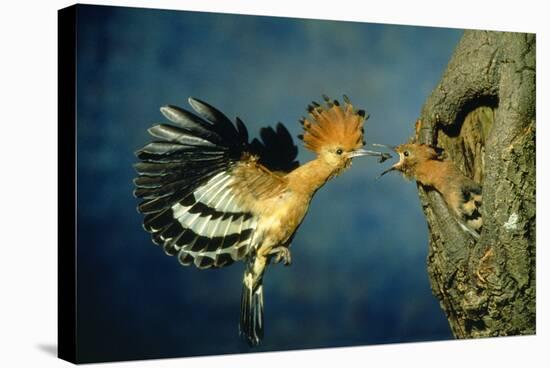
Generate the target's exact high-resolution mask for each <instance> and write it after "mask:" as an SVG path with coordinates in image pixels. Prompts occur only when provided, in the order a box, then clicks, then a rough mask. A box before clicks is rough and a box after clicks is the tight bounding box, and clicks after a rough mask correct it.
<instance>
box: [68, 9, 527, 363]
mask: <svg viewBox="0 0 550 368" xmlns="http://www.w3.org/2000/svg"><path fill="white" fill-rule="evenodd" d="M398 174H401V175H398ZM404 179H405V180H404ZM59 213H60V218H59V356H60V357H61V358H63V359H66V360H69V361H72V362H76V363H89V362H104V361H115V360H135V359H151V358H167V357H189V356H200V355H217V354H228V353H248V352H260V351H284V350H294V349H311V348H325V347H340V346H357V345H370V344H387V343H402V342H413V341H435V340H447V339H463V338H477V337H489V336H503V335H529V334H534V333H535V299H536V298H535V215H536V214H535V35H533V34H522V33H508V32H484V31H472V30H470V31H464V30H459V29H446V28H431V27H420V26H400V25H386V24H370V23H358V22H344V21H328V20H314V19H292V18H283V17H269V16H251V15H232V14H217V13H202V12H189V11H172V10H170V11H168V10H155V9H138V8H124V7H107V6H94V5H75V6H72V7H69V8H66V9H63V10H60V11H59Z"/></svg>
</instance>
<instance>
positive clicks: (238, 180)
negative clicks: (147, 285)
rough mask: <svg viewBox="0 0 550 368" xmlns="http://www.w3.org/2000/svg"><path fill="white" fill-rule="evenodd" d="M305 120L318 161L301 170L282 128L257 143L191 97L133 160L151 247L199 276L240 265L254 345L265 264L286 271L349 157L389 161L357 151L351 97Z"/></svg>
mask: <svg viewBox="0 0 550 368" xmlns="http://www.w3.org/2000/svg"><path fill="white" fill-rule="evenodd" d="M323 97H325V100H326V106H321V105H319V104H317V103H315V102H314V103H313V105H310V106H309V107H308V111H309V117H308V118H307V119H306V118H304V119H302V120H301V123H302V125H303V128H304V134H303V136H300V138H301V139H302V140H303V142H304V145H305V147H306V148H307V149H309V150H311V151H313V152H314V153H316V154H317V157H316V158H315V159H314V160H312V161H309V162H307V163H305V164H303V165H302V166H299V163H298V162H297V161H296V160H295V159H296V155H297V147H296V146H295V145H294V143H293V141H292V138H291V136H290V134H289V133H288V131H287V130H286V128H285V127H284V126H283V125H282V124H280V123H279V124H278V125H277V129H273V128H263V129H262V130H261V131H260V136H261V140H258V139H254V140H253V141H252V142H250V143H249V142H248V132H247V129H246V127H245V125H244V124H243V122H242V121H241V120H240V119H239V118H237V119H236V123H235V125H233V123H232V122H231V121H230V120H229V119H228V118H227V117H226V116H225V115H224V114H223V113H221V112H220V111H218V110H216V109H215V108H214V107H212V106H210V105H208V104H207V103H205V102H202V101H199V100H197V99H194V98H189V104H190V105H191V107H192V108H193V109H194V110H195V113H196V114H195V113H191V112H189V111H186V110H183V109H180V108H178V107H175V106H164V107H162V108H161V112H162V114H163V115H164V116H165V117H166V118H167V119H168V120H170V121H171V122H172V123H173V124H159V125H156V126H153V127H152V128H150V129H149V133H150V134H151V135H152V136H153V137H155V138H157V140H155V141H154V142H152V143H149V144H147V145H146V146H145V147H143V148H142V149H140V150H139V151H137V152H136V155H137V157H138V158H139V159H140V160H141V162H139V163H137V164H135V168H136V170H137V172H138V174H139V176H138V177H137V178H136V179H135V180H134V182H135V185H136V187H137V188H136V189H135V191H134V194H135V196H136V197H138V198H142V199H143V201H142V202H141V203H140V204H139V206H138V210H139V212H141V213H143V214H144V215H145V216H144V225H143V226H144V228H145V230H147V231H148V232H150V233H151V234H152V239H153V242H154V243H156V244H158V245H161V246H162V247H163V248H164V251H165V252H166V253H167V254H168V255H172V256H176V257H177V258H178V260H179V262H180V263H181V264H182V265H191V264H193V265H195V266H196V267H198V268H200V269H205V268H210V267H223V266H227V265H229V264H231V263H233V262H235V261H244V262H245V263H246V268H245V272H244V277H243V280H242V295H241V316H240V323H239V334H240V335H241V336H243V337H244V338H245V339H246V340H247V342H248V343H249V344H250V345H252V346H254V345H257V344H259V343H260V341H261V339H262V337H263V331H264V322H263V287H262V279H263V275H264V272H265V270H266V267H267V266H268V265H269V264H270V262H274V263H278V262H281V261H282V262H283V263H284V264H285V265H288V264H289V263H290V262H291V255H290V251H289V249H288V247H289V246H290V243H291V241H292V238H293V236H294V233H295V232H296V229H297V228H298V227H299V226H300V224H301V222H302V220H303V219H304V216H305V214H306V212H307V210H308V207H309V203H310V201H311V199H312V196H313V195H314V194H315V192H316V191H317V190H318V189H319V188H320V187H321V186H322V185H323V184H325V183H326V182H327V181H328V180H329V179H331V178H332V177H334V176H336V175H338V174H340V173H341V172H342V171H344V170H345V169H346V168H348V167H350V166H351V161H352V159H353V158H354V157H358V156H365V155H374V156H379V157H380V158H381V160H382V159H386V158H388V157H391V156H389V155H388V154H382V153H380V152H374V151H368V150H364V149H362V147H363V145H364V141H363V123H364V121H365V120H366V117H365V112H364V111H362V110H359V111H356V110H355V109H354V108H353V106H352V105H351V103H350V102H349V100H348V99H347V97H345V103H344V105H343V107H341V106H340V103H339V102H338V101H336V100H333V101H331V100H329V99H328V98H327V97H326V96H323Z"/></svg>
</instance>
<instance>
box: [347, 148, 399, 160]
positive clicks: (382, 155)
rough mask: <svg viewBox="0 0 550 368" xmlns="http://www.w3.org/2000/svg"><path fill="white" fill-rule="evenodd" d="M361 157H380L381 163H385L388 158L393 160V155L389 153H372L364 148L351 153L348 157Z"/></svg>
mask: <svg viewBox="0 0 550 368" xmlns="http://www.w3.org/2000/svg"><path fill="white" fill-rule="evenodd" d="M360 156H378V157H380V162H384V161H386V160H387V159H388V158H391V155H390V154H389V153H384V152H378V151H370V150H366V149H362V148H359V149H356V150H354V151H351V152H350V153H349V156H348V157H349V158H354V157H360Z"/></svg>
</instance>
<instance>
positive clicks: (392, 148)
mask: <svg viewBox="0 0 550 368" xmlns="http://www.w3.org/2000/svg"><path fill="white" fill-rule="evenodd" d="M372 145H373V146H375V147H385V148H389V149H391V150H392V151H394V152H396V153H397V151H396V149H395V148H396V147H395V146H390V145H389V144H380V143H373V144H372ZM398 164H399V163H397V164H395V165H393V166H392V167H390V168H389V169H387V170H384V171H382V173H381V174H380V175H378V177H377V178H376V179H380V178H381V177H382V176H384V175H386V174H387V173H389V172H390V171H394V170H397V167H396V166H397V165H398Z"/></svg>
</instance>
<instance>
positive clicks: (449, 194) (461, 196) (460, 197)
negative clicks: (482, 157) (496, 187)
mask: <svg viewBox="0 0 550 368" xmlns="http://www.w3.org/2000/svg"><path fill="white" fill-rule="evenodd" d="M378 146H381V145H378ZM387 147H389V148H391V149H393V150H394V151H395V152H396V153H398V154H399V162H397V163H396V164H395V165H393V166H392V167H390V168H389V169H388V170H386V171H384V172H383V173H382V174H380V176H382V175H384V174H386V173H388V172H390V171H392V170H397V171H400V172H402V173H403V175H404V176H405V177H406V178H407V179H415V180H416V181H417V182H418V183H419V184H420V185H422V186H423V187H427V188H433V189H435V190H436V191H438V192H439V193H440V194H441V195H442V196H443V198H444V199H445V202H446V203H447V207H448V208H449V210H450V211H451V213H452V214H453V216H454V217H455V219H456V220H457V222H458V224H459V225H460V227H461V228H462V229H463V230H464V231H466V232H468V233H469V234H471V235H472V236H473V237H474V238H476V239H478V238H479V234H480V231H481V226H482V225H483V221H482V218H481V213H480V212H479V210H480V206H481V186H480V185H479V184H477V183H476V182H474V181H473V180H472V179H470V178H469V177H467V176H465V175H464V174H463V173H462V172H461V171H460V170H459V169H458V168H457V167H456V166H455V165H454V163H453V162H452V161H450V160H446V159H443V158H442V156H441V155H440V154H439V153H438V152H437V151H436V149H434V148H433V147H430V146H428V145H426V144H417V143H409V144H401V145H399V146H396V147H392V146H387Z"/></svg>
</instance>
